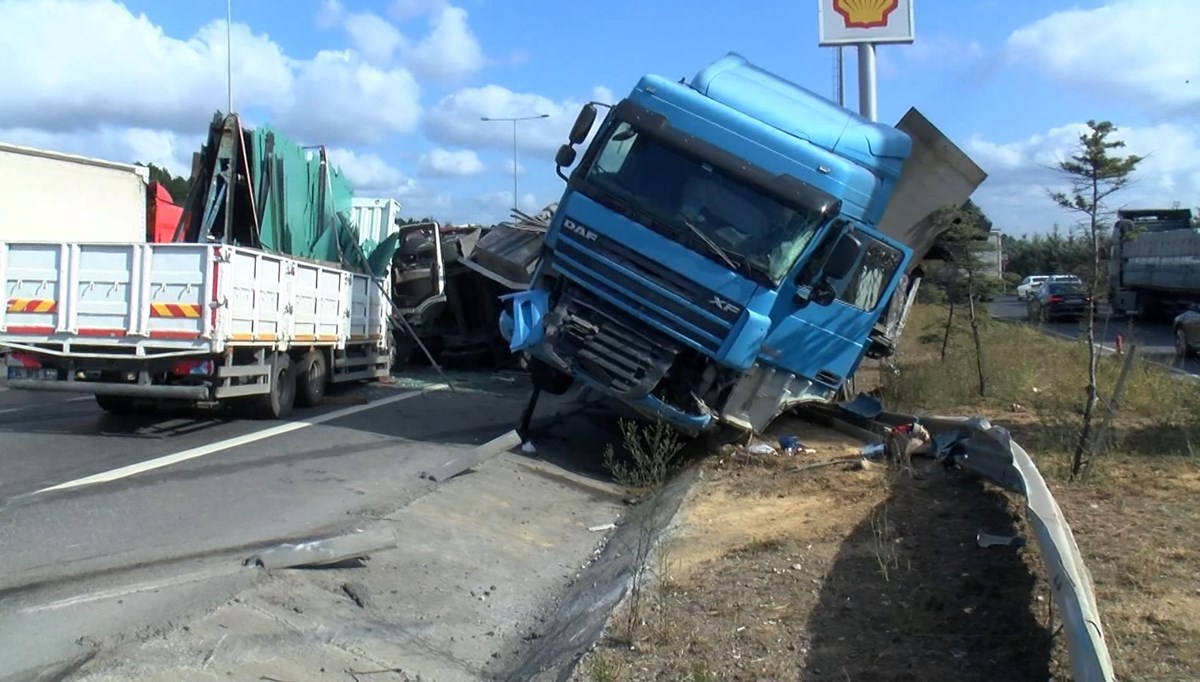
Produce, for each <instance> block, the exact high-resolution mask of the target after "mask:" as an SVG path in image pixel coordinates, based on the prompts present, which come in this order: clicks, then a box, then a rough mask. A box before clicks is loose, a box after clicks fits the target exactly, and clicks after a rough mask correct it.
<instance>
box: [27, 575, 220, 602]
mask: <svg viewBox="0 0 1200 682" xmlns="http://www.w3.org/2000/svg"><path fill="white" fill-rule="evenodd" d="M239 569H240V567H238V568H228V569H224V570H219V571H202V572H197V573H186V574H184V575H177V576H175V577H172V578H163V579H162V580H153V581H150V582H144V583H136V584H133V585H126V586H124V587H116V588H113V589H111V590H101V591H99V592H92V593H90V594H80V595H76V596H74V597H67V598H66V599H59V600H58V601H52V602H50V603H48V604H39V605H38V606H30V607H28V608H24V609H21V613H38V612H40V611H57V610H58V609H65V608H68V607H71V606H79V605H80V604H90V603H92V602H95V601H103V600H105V599H116V598H117V597H125V596H128V595H131V594H137V593H138V592H149V591H151V590H161V589H163V588H164V587H174V586H176V585H186V584H188V583H195V582H200V581H202V580H212V579H213V578H223V577H225V576H229V575H233V574H234V573H236V572H237V571H238V570H239Z"/></svg>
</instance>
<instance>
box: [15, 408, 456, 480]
mask: <svg viewBox="0 0 1200 682" xmlns="http://www.w3.org/2000/svg"><path fill="white" fill-rule="evenodd" d="M447 388H449V386H448V385H446V384H432V385H430V386H426V387H425V388H423V389H421V390H419V391H409V392H407V393H400V394H398V395H393V396H389V397H387V398H383V399H381V400H376V401H375V402H371V403H367V404H365V405H356V406H354V407H347V408H346V409H344V410H338V411H336V412H329V413H326V414H322V415H319V416H316V417H313V418H312V419H306V420H304V421H297V422H288V423H287V424H280V425H279V426H272V427H271V428H269V429H263V430H262V431H255V432H254V433H248V434H246V435H244V436H236V437H234V438H228V439H226V440H222V441H217V442H216V443H209V444H208V445H201V446H200V447H195V448H191V449H189V450H183V451H181V452H176V453H174V454H171V455H164V456H162V457H157V458H155V459H149V460H146V461H145V462H138V463H137V464H130V465H129V466H123V467H120V468H118V469H113V470H111V471H105V472H102V473H99V474H94V475H92V476H85V477H83V478H77V479H75V480H73V481H67V482H66V483H59V484H58V485H52V486H50V487H49V488H42V489H41V490H37V491H34V493H33V494H34V495H37V494H38V493H48V492H51V491H54V490H67V489H69V488H80V487H83V486H85V485H95V484H97V483H108V482H110V481H116V480H119V479H122V478H128V477H130V476H136V475H137V474H142V473H145V472H147V471H152V470H154V469H161V468H163V467H167V466H171V465H172V464H178V463H180V462H186V461H187V460H189V459H196V458H197V457H204V456H205V455H211V454H213V453H216V452H222V451H224V450H228V449H230V448H236V447H238V446H239V445H246V444H247V443H254V442H257V441H260V440H265V439H267V438H272V437H274V436H279V435H283V434H285V433H291V432H292V431H299V430H300V429H305V428H308V427H310V426H316V425H317V424H323V423H325V422H327V421H333V420H334V419H341V418H342V417H349V416H350V415H352V414H357V413H359V412H363V411H365V410H373V409H375V408H377V407H383V406H384V405H390V404H392V403H397V402H400V401H401V400H408V399H409V398H415V397H417V396H419V395H424V394H425V393H428V392H432V391H441V390H444V389H447Z"/></svg>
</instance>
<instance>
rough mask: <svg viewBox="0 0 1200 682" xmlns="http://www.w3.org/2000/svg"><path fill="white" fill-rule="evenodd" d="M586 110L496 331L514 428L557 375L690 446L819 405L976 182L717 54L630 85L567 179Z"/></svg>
mask: <svg viewBox="0 0 1200 682" xmlns="http://www.w3.org/2000/svg"><path fill="white" fill-rule="evenodd" d="M596 105H597V103H591V104H588V105H586V106H585V107H584V108H583V110H582V111H581V112H580V115H579V118H578V119H577V120H576V122H575V125H574V126H573V128H572V130H571V131H570V135H569V144H567V145H564V146H563V147H562V148H561V149H560V150H559V152H558V154H557V157H556V164H557V165H558V166H559V175H560V177H563V178H564V179H566V180H567V188H566V190H565V192H564V193H563V195H562V198H561V200H560V202H559V206H558V209H557V211H555V213H554V216H553V218H552V220H551V222H550V225H549V229H548V230H547V232H546V237H545V242H544V247H543V250H542V254H541V258H540V262H539V263H538V266H537V270H536V272H535V273H534V276H533V278H532V285H531V287H530V289H529V290H528V291H524V292H520V293H516V294H513V295H511V296H510V297H509V299H510V300H511V303H512V310H511V312H507V313H505V315H504V316H503V317H502V319H501V328H502V330H503V332H504V334H505V335H506V337H507V338H508V339H510V343H511V347H512V349H513V350H514V351H523V352H526V353H528V354H529V355H530V356H531V357H532V362H531V365H530V371H531V373H532V376H533V381H534V386H535V392H534V395H533V397H532V398H531V402H530V406H529V407H528V408H527V410H526V415H525V419H524V420H523V421H524V422H525V423H526V424H527V422H528V416H529V414H531V413H532V411H533V406H534V404H535V402H536V398H537V393H538V392H539V391H540V390H545V391H547V392H550V393H561V392H563V391H565V390H567V388H568V387H569V386H570V385H571V384H572V383H574V382H576V381H579V382H583V383H584V384H585V385H586V386H588V387H589V388H592V389H595V390H597V391H599V392H601V393H603V394H606V395H608V396H610V397H612V398H615V399H617V400H619V401H621V402H623V403H625V404H626V405H627V406H628V407H630V408H632V409H634V410H635V411H637V412H640V413H641V414H643V415H645V416H648V417H650V418H655V419H662V420H665V421H666V422H668V423H670V424H672V425H673V426H674V427H675V428H677V429H679V430H680V431H682V432H685V433H691V434H696V433H700V432H704V431H708V430H711V429H714V428H716V427H717V426H718V425H719V424H721V423H725V424H729V425H732V426H734V427H736V428H741V429H752V430H756V431H761V430H762V429H764V428H765V427H766V426H767V424H768V423H769V422H770V421H771V420H772V419H774V418H775V417H776V416H777V415H778V414H779V413H780V412H781V411H782V410H785V409H788V408H789V407H791V406H793V405H796V404H798V403H802V402H805V401H825V400H830V399H832V398H833V397H834V396H835V395H836V393H837V392H838V390H839V389H840V388H841V387H842V386H843V384H845V382H846V381H847V379H849V378H850V376H851V375H852V374H853V373H854V371H855V369H856V368H857V366H858V364H859V362H860V361H861V360H862V359H863V357H865V356H867V355H868V354H872V355H875V356H877V357H878V356H883V355H887V354H889V353H890V352H891V350H892V349H893V348H894V345H895V340H896V338H897V336H898V334H899V332H900V329H901V328H902V326H903V320H904V314H905V312H906V311H907V309H908V306H909V305H910V304H911V302H912V296H913V294H914V293H915V283H916V281H917V280H918V276H917V273H914V272H913V271H912V267H911V266H913V265H914V264H915V263H916V261H917V260H919V259H920V258H921V257H922V256H923V255H924V254H925V252H927V251H929V250H930V248H932V247H933V245H934V243H935V241H936V239H937V237H938V234H937V233H936V232H935V231H933V230H931V229H930V227H929V222H928V218H929V216H930V214H932V213H933V212H934V211H935V210H936V209H937V208H940V207H942V206H944V205H948V204H953V205H958V204H961V203H963V202H964V201H965V200H966V199H967V198H968V196H969V195H970V194H971V192H972V191H974V189H975V188H976V187H977V186H978V185H979V184H980V183H981V182H982V181H983V180H984V178H985V177H986V176H985V174H984V173H983V172H982V171H981V170H980V169H979V168H978V167H977V166H976V165H975V164H974V163H973V162H971V160H970V159H969V158H967V157H966V156H965V155H963V154H962V152H961V151H959V150H958V149H957V148H956V147H954V145H953V144H951V143H950V142H949V141H948V140H946V138H945V137H944V136H942V135H941V133H940V132H938V131H937V129H936V128H934V127H933V126H932V125H931V124H929V122H928V121H926V120H925V119H924V117H922V116H921V115H920V114H919V113H917V112H915V111H910V112H909V113H908V115H906V116H905V117H904V120H903V121H902V122H901V124H900V125H899V126H898V127H897V128H893V127H891V126H887V125H881V124H877V123H873V122H870V121H868V120H866V119H863V118H861V117H859V116H857V115H855V114H854V113H852V112H850V111H848V110H847V109H844V108H842V107H839V106H838V105H836V104H834V103H833V102H831V101H829V100H826V99H824V98H822V97H820V96H818V95H816V94H814V93H812V92H810V91H808V90H806V89H804V88H802V87H800V86H798V85H795V84H793V83H790V82H788V81H786V80H784V79H783V78H781V77H779V76H777V75H775V74H772V73H769V72H767V71H764V70H762V69H760V68H758V67H756V66H754V65H752V64H750V63H749V62H747V61H746V60H745V59H744V58H742V57H741V56H739V55H737V54H732V53H731V54H729V55H727V56H726V57H724V58H722V59H720V60H718V61H716V62H715V63H713V64H711V65H710V66H708V67H706V68H704V69H702V70H701V71H700V72H699V73H698V74H697V75H696V77H695V78H693V79H692V80H691V82H690V83H684V82H682V81H675V80H671V79H667V78H663V77H660V76H655V75H648V76H645V77H643V78H642V79H641V81H640V82H639V83H638V84H637V85H636V86H635V87H634V88H633V90H632V91H631V92H630V94H629V95H628V96H627V97H626V98H624V99H622V100H621V101H620V102H618V103H617V104H616V105H615V106H613V107H612V108H611V110H610V111H609V113H608V115H607V117H606V118H605V119H604V121H603V123H602V124H601V126H600V128H599V130H598V132H597V133H596V135H595V138H594V141H593V142H592V143H591V145H590V146H589V147H588V149H587V150H586V151H585V152H584V153H583V157H582V160H581V161H580V163H579V165H578V166H576V168H575V169H574V171H573V172H572V173H571V175H570V177H569V178H567V177H566V176H565V175H563V173H562V170H561V169H562V168H563V167H568V166H571V165H573V164H574V163H575V160H576V152H575V145H578V144H581V143H582V142H583V141H584V140H585V139H586V138H587V136H588V134H589V133H590V131H591V128H592V127H593V124H594V122H595V119H596V116H597V109H596ZM604 106H607V105H604ZM898 128H899V129H898ZM910 274H911V275H913V276H912V277H911V278H910V277H909V275H910Z"/></svg>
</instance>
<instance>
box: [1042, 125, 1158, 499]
mask: <svg viewBox="0 0 1200 682" xmlns="http://www.w3.org/2000/svg"><path fill="white" fill-rule="evenodd" d="M1087 126H1088V130H1087V131H1086V132H1084V133H1081V134H1080V135H1079V142H1078V143H1077V144H1076V146H1075V150H1074V152H1073V153H1072V154H1071V156H1070V157H1068V158H1066V159H1064V160H1062V161H1059V162H1058V170H1059V171H1060V172H1061V173H1063V174H1064V175H1065V176H1066V177H1067V182H1068V185H1069V188H1070V189H1068V190H1067V191H1065V192H1062V191H1055V190H1047V192H1048V194H1049V195H1050V199H1051V200H1053V201H1054V203H1056V204H1058V205H1059V206H1060V207H1061V208H1063V209H1066V210H1068V211H1073V212H1075V213H1078V214H1080V215H1081V223H1082V226H1083V227H1084V228H1085V229H1086V231H1087V236H1088V237H1089V238H1090V240H1091V244H1090V247H1091V253H1090V259H1089V263H1088V266H1089V268H1088V269H1089V272H1088V276H1087V277H1086V278H1085V282H1086V284H1087V287H1088V294H1089V295H1090V296H1091V297H1092V300H1093V301H1095V300H1096V298H1097V297H1098V294H1099V293H1100V292H1101V291H1102V290H1103V289H1104V282H1103V280H1102V279H1101V277H1102V274H1103V272H1104V270H1103V268H1102V267H1101V264H1102V262H1103V258H1104V252H1103V250H1102V248H1101V244H1102V240H1101V234H1100V233H1101V231H1102V228H1103V226H1104V225H1105V222H1106V219H1107V218H1108V217H1109V215H1110V212H1109V211H1108V210H1107V209H1106V208H1105V201H1106V200H1107V199H1108V198H1109V197H1111V196H1112V195H1113V194H1115V193H1117V192H1119V191H1121V190H1122V189H1125V187H1127V186H1128V185H1129V183H1130V181H1131V180H1132V176H1133V172H1134V170H1135V169H1137V165H1138V163H1140V162H1141V160H1142V157H1140V156H1136V155H1133V154H1130V155H1128V156H1114V155H1113V152H1114V150H1119V149H1123V148H1124V147H1125V143H1124V142H1122V141H1121V140H1116V139H1110V135H1112V134H1113V133H1115V132H1116V131H1117V128H1116V126H1114V125H1113V124H1112V123H1110V122H1109V121H1099V122H1097V121H1088V123H1087ZM1086 320H1087V327H1086V335H1087V344H1088V378H1087V381H1088V384H1087V402H1085V403H1084V407H1083V426H1082V427H1081V428H1080V430H1079V440H1078V442H1077V443H1076V444H1075V454H1074V456H1073V458H1072V460H1071V476H1072V478H1074V477H1075V476H1078V475H1079V473H1080V472H1081V471H1082V470H1083V465H1084V461H1085V458H1086V457H1088V456H1090V453H1091V449H1092V442H1091V439H1092V416H1093V413H1094V412H1095V409H1096V368H1097V365H1098V363H1099V355H1100V354H1099V352H1098V351H1097V350H1096V311H1095V307H1094V306H1088V309H1087V316H1086Z"/></svg>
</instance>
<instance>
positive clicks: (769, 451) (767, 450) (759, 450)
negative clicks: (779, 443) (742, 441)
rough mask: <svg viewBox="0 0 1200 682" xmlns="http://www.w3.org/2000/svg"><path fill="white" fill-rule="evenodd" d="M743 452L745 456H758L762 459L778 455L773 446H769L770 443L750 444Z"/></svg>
mask: <svg viewBox="0 0 1200 682" xmlns="http://www.w3.org/2000/svg"><path fill="white" fill-rule="evenodd" d="M745 450H746V454H748V455H759V456H763V457H765V456H767V455H774V454H778V451H777V450H776V449H775V446H774V445H771V444H770V443H751V444H750V445H747V446H746V448H745Z"/></svg>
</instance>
